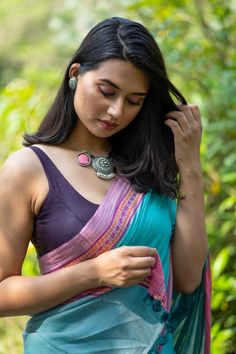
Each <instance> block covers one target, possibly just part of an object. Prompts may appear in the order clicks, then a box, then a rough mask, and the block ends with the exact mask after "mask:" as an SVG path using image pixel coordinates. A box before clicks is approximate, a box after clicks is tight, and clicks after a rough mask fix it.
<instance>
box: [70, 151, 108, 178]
mask: <svg viewBox="0 0 236 354" xmlns="http://www.w3.org/2000/svg"><path fill="white" fill-rule="evenodd" d="M77 163H78V165H79V166H81V167H88V166H92V168H93V169H94V171H95V172H96V176H97V177H99V178H101V179H104V180H109V179H112V178H114V177H115V172H114V167H113V165H112V162H111V158H110V157H109V155H104V156H94V155H93V154H92V153H91V152H89V151H86V150H82V151H81V152H79V153H78V155H77Z"/></svg>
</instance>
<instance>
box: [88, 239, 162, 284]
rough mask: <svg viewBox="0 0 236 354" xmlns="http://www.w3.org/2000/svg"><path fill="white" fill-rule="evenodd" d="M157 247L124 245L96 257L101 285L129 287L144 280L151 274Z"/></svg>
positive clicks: (96, 267) (96, 266)
mask: <svg viewBox="0 0 236 354" xmlns="http://www.w3.org/2000/svg"><path fill="white" fill-rule="evenodd" d="M155 254H156V249H154V248H150V247H145V246H123V247H119V248H116V249H113V250H111V251H108V252H105V253H102V254H100V255H99V256H98V257H96V258H94V261H95V269H96V271H97V277H98V283H99V286H108V287H112V288H116V287H128V286H131V285H135V284H138V283H140V282H142V281H143V280H144V279H145V278H146V277H147V276H148V275H150V274H151V271H152V267H153V266H154V264H155Z"/></svg>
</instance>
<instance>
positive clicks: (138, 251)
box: [121, 246, 157, 257]
mask: <svg viewBox="0 0 236 354" xmlns="http://www.w3.org/2000/svg"><path fill="white" fill-rule="evenodd" d="M121 248H122V251H124V252H125V253H127V255H129V256H132V257H148V256H155V254H156V253H157V250H156V248H151V247H147V246H123V247H121Z"/></svg>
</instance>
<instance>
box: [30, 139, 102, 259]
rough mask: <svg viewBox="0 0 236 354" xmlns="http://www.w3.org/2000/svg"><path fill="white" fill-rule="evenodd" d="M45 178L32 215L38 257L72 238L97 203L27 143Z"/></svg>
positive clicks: (37, 149)
mask: <svg viewBox="0 0 236 354" xmlns="http://www.w3.org/2000/svg"><path fill="white" fill-rule="evenodd" d="M29 148H30V149H32V150H33V151H34V152H35V154H36V155H37V156H38V158H39V160H40V162H41V164H42V166H43V168H44V172H45V174H46V177H47V179H48V184H49V191H48V194H47V196H46V198H45V200H44V202H43V204H42V207H41V209H40V211H39V214H38V215H37V216H36V217H35V222H34V230H33V235H32V240H31V241H32V243H33V244H34V246H35V248H36V250H37V254H38V256H42V255H44V254H46V253H48V252H50V251H52V250H53V249H55V248H57V247H59V246H60V245H62V244H63V243H65V242H67V241H69V240H70V239H71V238H73V237H74V236H75V235H76V234H77V233H78V232H79V231H80V230H82V228H83V227H84V226H85V224H86V223H87V222H88V221H89V219H90V218H91V217H92V216H93V214H94V213H95V212H96V210H97V208H98V205H97V204H94V203H92V202H90V201H88V200H87V199H86V198H84V197H83V196H82V195H81V194H79V193H78V192H77V191H76V190H75V189H74V187H72V185H71V184H70V183H69V182H68V181H67V180H66V178H65V177H64V176H63V175H62V173H61V172H60V171H59V169H58V168H57V167H56V165H55V164H54V163H53V162H52V160H51V159H50V158H49V157H48V155H47V154H46V153H45V152H44V151H43V150H41V149H40V148H38V147H36V146H30V147H29Z"/></svg>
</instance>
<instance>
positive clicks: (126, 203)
mask: <svg viewBox="0 0 236 354" xmlns="http://www.w3.org/2000/svg"><path fill="white" fill-rule="evenodd" d="M142 197H143V194H141V193H137V192H134V191H133V189H132V187H131V185H130V183H129V182H128V181H127V180H126V179H124V178H122V177H119V178H117V179H116V180H115V182H113V184H112V185H111V187H110V189H109V190H108V192H107V194H106V196H105V198H104V200H103V202H102V203H101V204H100V206H99V207H98V209H97V211H96V212H95V214H94V215H93V216H92V218H91V219H90V220H89V221H88V223H87V224H86V225H85V226H84V228H83V229H82V230H81V231H80V232H79V233H78V234H77V235H75V236H74V237H73V238H72V239H71V240H69V241H67V242H66V243H64V244H63V245H61V246H59V247H57V248H56V249H54V250H53V251H51V252H49V253H47V254H45V255H43V256H42V257H40V258H39V264H40V270H41V273H42V274H47V273H50V272H53V271H55V270H57V269H59V268H61V267H63V266H70V265H72V264H76V263H79V262H82V261H84V260H87V259H89V258H93V257H96V256H98V255H99V254H101V253H102V252H106V251H107V250H109V249H111V248H112V247H114V245H115V244H116V243H117V242H118V241H119V240H120V239H121V237H122V236H123V234H124V232H125V230H126V228H127V226H128V224H129V222H130V221H131V219H132V217H133V215H134V213H135V211H136V209H137V207H138V206H139V204H140V202H141V200H142ZM104 215H107V217H106V218H104Z"/></svg>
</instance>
